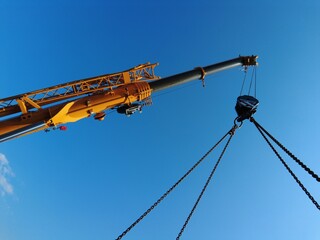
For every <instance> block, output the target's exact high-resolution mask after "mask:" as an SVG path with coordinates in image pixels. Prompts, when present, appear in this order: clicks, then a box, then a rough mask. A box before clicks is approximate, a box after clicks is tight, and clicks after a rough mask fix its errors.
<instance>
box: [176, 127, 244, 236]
mask: <svg viewBox="0 0 320 240" xmlns="http://www.w3.org/2000/svg"><path fill="white" fill-rule="evenodd" d="M237 128H238V126H237V125H236V124H235V125H234V127H233V128H232V129H231V130H230V132H229V134H230V137H229V139H228V142H227V143H226V145H225V146H224V148H223V150H222V152H221V154H220V156H219V159H218V161H217V162H216V164H215V165H214V167H213V169H212V171H211V173H210V175H209V177H208V179H207V181H206V183H205V185H204V187H203V189H202V191H201V193H200V195H199V197H198V199H197V201H196V202H195V204H194V206H193V208H192V209H191V212H190V213H189V216H188V217H187V219H186V221H185V223H184V224H183V226H182V228H181V230H180V232H179V234H178V236H177V238H176V240H179V239H180V237H181V235H182V233H183V232H184V230H185V228H186V226H187V225H188V223H189V221H190V219H191V217H192V215H193V213H194V211H195V210H196V208H197V206H198V204H199V202H200V200H201V198H202V196H203V194H204V192H205V191H206V189H207V187H208V185H209V183H210V180H211V178H212V176H213V174H214V173H215V171H216V169H217V167H218V165H219V163H220V161H221V159H222V157H223V155H224V153H225V151H226V149H227V147H228V145H229V143H230V141H231V139H232V137H233V135H234V133H235V130H236V129H237Z"/></svg>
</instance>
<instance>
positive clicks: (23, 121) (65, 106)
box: [0, 56, 257, 142]
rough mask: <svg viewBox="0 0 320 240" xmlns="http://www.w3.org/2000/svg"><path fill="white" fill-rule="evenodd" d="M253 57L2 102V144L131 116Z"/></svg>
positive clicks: (95, 81)
mask: <svg viewBox="0 0 320 240" xmlns="http://www.w3.org/2000/svg"><path fill="white" fill-rule="evenodd" d="M256 59H257V56H240V57H238V58H235V59H231V60H228V61H224V62H220V63H217V64H213V65H209V66H206V67H197V68H195V69H193V70H191V71H187V72H184V73H180V74H177V75H174V76H170V77H166V78H163V79H160V78H159V77H157V76H155V74H154V68H155V66H157V64H150V63H147V64H142V65H139V66H137V67H134V68H132V69H129V70H127V71H123V72H119V73H114V74H107V75H102V76H98V77H93V78H87V79H83V80H78V81H73V82H68V83H65V84H60V85H56V86H52V87H48V88H44V89H41V90H36V91H33V92H28V93H24V94H19V95H16V96H12V97H8V98H4V99H0V142H3V141H6V140H10V139H13V138H16V137H19V136H23V135H26V134H30V133H33V132H36V131H39V130H46V129H48V128H52V127H57V126H59V125H61V124H65V123H69V122H76V121H78V120H81V119H83V118H86V117H90V116H92V115H93V116H94V118H95V119H97V120H103V118H104V116H105V113H104V111H105V110H108V109H111V108H118V109H119V110H121V111H118V112H123V113H126V114H132V113H133V112H134V111H136V110H137V109H140V110H141V107H140V108H139V106H140V105H139V104H141V103H143V101H146V100H147V99H149V98H150V96H151V94H152V92H156V91H161V90H163V89H166V88H168V87H173V86H176V85H179V84H183V83H186V82H188V81H192V80H196V79H201V80H202V81H204V78H205V76H206V75H209V74H213V73H215V72H218V71H223V70H226V69H229V68H232V67H236V66H252V65H256V64H257V62H256Z"/></svg>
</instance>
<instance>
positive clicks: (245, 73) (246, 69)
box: [240, 67, 248, 96]
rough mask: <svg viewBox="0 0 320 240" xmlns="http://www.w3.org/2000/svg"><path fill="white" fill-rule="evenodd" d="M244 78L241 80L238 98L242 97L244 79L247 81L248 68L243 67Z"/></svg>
mask: <svg viewBox="0 0 320 240" xmlns="http://www.w3.org/2000/svg"><path fill="white" fill-rule="evenodd" d="M243 71H244V77H243V80H242V86H241V90H240V96H241V95H242V91H243V87H244V84H245V82H246V79H247V72H248V67H244V70H243Z"/></svg>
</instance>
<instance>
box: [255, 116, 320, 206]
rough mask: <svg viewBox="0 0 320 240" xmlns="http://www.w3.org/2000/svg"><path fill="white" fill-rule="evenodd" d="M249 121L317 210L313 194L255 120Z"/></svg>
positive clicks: (317, 204)
mask: <svg viewBox="0 0 320 240" xmlns="http://www.w3.org/2000/svg"><path fill="white" fill-rule="evenodd" d="M251 121H252V122H253V123H254V124H255V126H256V127H257V129H258V130H259V132H260V134H261V135H262V137H263V138H264V139H265V140H266V142H267V143H268V145H269V146H270V148H271V149H272V150H273V152H274V153H275V154H276V155H277V157H278V158H279V160H280V161H281V163H282V164H283V165H284V167H285V168H286V169H287V171H288V172H289V173H290V175H291V176H292V177H293V178H294V180H295V181H296V182H297V183H298V185H299V186H300V188H301V189H302V190H303V191H304V192H305V194H306V195H307V196H308V197H309V199H310V200H311V201H312V203H313V204H314V205H315V206H316V208H317V209H318V210H320V205H319V203H318V202H317V201H316V200H315V199H314V198H313V196H312V195H311V193H310V192H309V191H308V190H307V188H306V187H305V186H304V185H303V184H302V183H301V181H300V180H299V179H298V177H297V176H296V175H295V174H294V173H293V171H292V170H291V169H290V167H289V166H288V165H287V163H286V162H285V161H284V160H283V159H282V157H281V156H280V154H279V153H278V152H277V150H276V149H275V148H274V147H273V145H272V144H271V142H270V141H269V139H268V138H267V137H266V135H265V134H264V133H263V130H262V129H260V127H259V125H258V124H256V123H257V122H256V121H255V120H254V119H253V118H251Z"/></svg>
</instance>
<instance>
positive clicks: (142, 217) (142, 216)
mask: <svg viewBox="0 0 320 240" xmlns="http://www.w3.org/2000/svg"><path fill="white" fill-rule="evenodd" d="M237 128H238V126H237V125H236V124H235V125H234V126H233V127H232V128H231V129H230V130H229V131H228V132H227V133H226V134H225V135H224V136H223V137H222V138H221V139H220V140H219V141H218V142H217V143H216V144H215V145H214V146H213V147H211V148H210V149H209V151H208V152H207V153H206V154H205V155H203V157H201V158H200V159H199V160H198V162H196V163H195V164H194V165H193V166H192V167H191V168H190V169H189V170H188V171H187V172H186V173H185V174H184V175H183V176H182V177H181V178H180V179H179V180H178V181H177V182H176V183H175V184H174V185H172V187H170V188H169V189H168V190H167V191H166V192H165V193H164V194H163V195H162V196H161V197H160V198H159V199H158V200H157V201H156V202H155V203H154V204H152V205H151V207H149V208H148V209H147V210H146V211H145V212H144V213H143V214H142V215H141V216H140V217H139V218H138V219H137V220H136V221H135V222H134V223H132V224H131V225H130V226H129V227H128V228H127V229H126V230H125V231H123V232H122V233H121V234H120V235H119V236H118V237H117V238H116V240H120V239H122V238H123V237H124V236H125V235H126V234H127V233H128V232H129V231H130V230H131V229H132V228H133V227H134V226H136V225H137V224H138V223H139V222H140V221H141V220H142V219H144V218H145V217H146V216H147V215H148V214H149V213H150V212H151V211H152V210H153V209H154V208H155V207H156V206H158V204H160V203H161V202H162V201H163V200H164V199H165V198H166V197H167V196H168V195H169V193H171V192H172V191H173V190H174V189H175V188H176V187H177V186H178V185H179V184H180V183H181V182H182V181H183V180H184V179H185V178H186V177H187V176H188V175H189V174H190V173H191V172H192V171H193V170H194V169H195V168H196V167H197V166H198V165H199V164H200V163H201V162H202V161H203V160H204V159H205V158H206V157H207V156H208V155H209V154H210V153H211V152H212V151H213V150H214V149H215V148H216V147H217V146H218V145H219V144H220V143H221V142H222V141H223V140H224V139H225V138H226V137H227V136H228V135H231V136H233V134H234V132H235V129H237ZM228 142H230V139H229V141H228Z"/></svg>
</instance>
